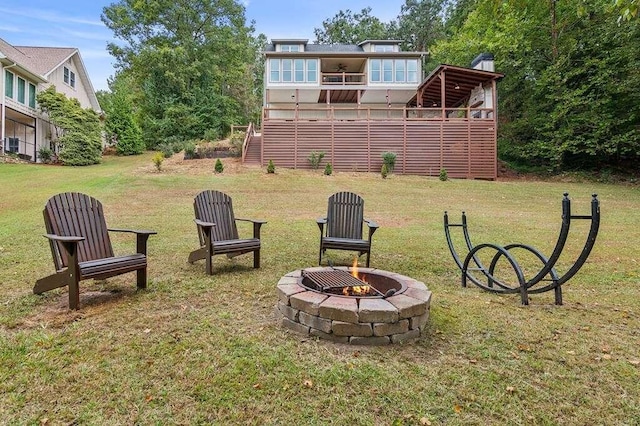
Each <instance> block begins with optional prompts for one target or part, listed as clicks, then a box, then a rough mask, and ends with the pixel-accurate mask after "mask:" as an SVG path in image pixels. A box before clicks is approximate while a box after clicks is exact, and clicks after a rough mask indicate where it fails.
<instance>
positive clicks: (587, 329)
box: [581, 327, 591, 331]
mask: <svg viewBox="0 0 640 426" xmlns="http://www.w3.org/2000/svg"><path fill="white" fill-rule="evenodd" d="M581 330H582V331H590V330H591V328H590V327H582V329H581Z"/></svg>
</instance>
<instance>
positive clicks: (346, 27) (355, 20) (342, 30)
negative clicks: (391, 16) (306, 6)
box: [313, 7, 390, 44]
mask: <svg viewBox="0 0 640 426" xmlns="http://www.w3.org/2000/svg"><path fill="white" fill-rule="evenodd" d="M389 32H390V24H389V23H384V22H382V21H380V19H378V18H376V17H375V16H373V15H371V8H370V7H366V8H364V9H362V10H361V11H360V12H359V13H353V12H351V10H349V9H347V10H340V11H339V12H338V13H337V14H336V15H335V16H334V17H332V18H329V19H325V20H324V21H322V28H314V29H313V33H314V34H315V36H316V40H315V42H316V43H322V44H340V43H342V44H356V43H359V42H361V41H364V40H384V39H386V38H388V37H389Z"/></svg>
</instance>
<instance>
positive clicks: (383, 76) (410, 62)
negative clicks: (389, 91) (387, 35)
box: [369, 59, 418, 83]
mask: <svg viewBox="0 0 640 426" xmlns="http://www.w3.org/2000/svg"><path fill="white" fill-rule="evenodd" d="M369 62H370V64H371V65H370V68H371V70H370V73H371V76H370V79H371V82H372V83H417V82H418V60H417V59H371V60H369Z"/></svg>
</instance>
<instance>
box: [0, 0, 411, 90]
mask: <svg viewBox="0 0 640 426" xmlns="http://www.w3.org/2000/svg"><path fill="white" fill-rule="evenodd" d="M112 3H114V2H113V1H111V0H63V1H60V2H51V1H50V0H46V1H45V0H0V38H3V39H4V40H6V41H7V42H8V43H11V44H13V45H26V46H53V47H77V48H79V49H80V54H81V56H82V59H83V60H84V64H85V66H86V68H87V71H88V73H89V77H90V78H91V82H92V83H93V86H94V89H96V90H101V89H107V78H108V77H109V76H111V75H113V73H114V70H113V62H114V61H113V59H112V58H111V56H110V55H109V53H108V52H107V50H106V45H107V43H108V42H110V41H115V40H114V39H113V34H112V33H111V31H110V30H109V29H108V28H106V27H105V26H104V25H103V24H102V21H101V20H100V14H101V13H102V9H103V7H105V6H108V5H109V4H112ZM243 3H244V4H245V5H246V8H247V13H246V15H247V22H249V21H251V20H255V21H256V34H259V33H264V34H265V35H266V36H267V38H268V39H269V40H270V39H271V38H308V39H309V40H310V41H313V39H314V36H313V29H314V28H316V27H320V26H321V25H322V21H323V20H325V19H327V18H330V17H333V16H334V15H335V14H336V13H337V12H338V11H339V10H341V9H342V10H346V9H350V10H351V11H352V12H359V11H360V10H362V9H363V8H365V7H368V6H370V7H371V8H372V14H373V15H374V16H376V17H378V18H379V19H381V20H382V21H385V22H387V21H390V20H391V19H394V18H395V17H396V16H397V15H398V14H399V13H400V8H401V6H402V5H403V4H404V0H350V1H349V2H345V1H344V0H323V1H319V0H244V1H243Z"/></svg>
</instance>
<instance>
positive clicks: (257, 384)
mask: <svg viewBox="0 0 640 426" xmlns="http://www.w3.org/2000/svg"><path fill="white" fill-rule="evenodd" d="M253 388H254V389H261V388H262V385H261V384H260V383H256V384H255V385H253Z"/></svg>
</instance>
